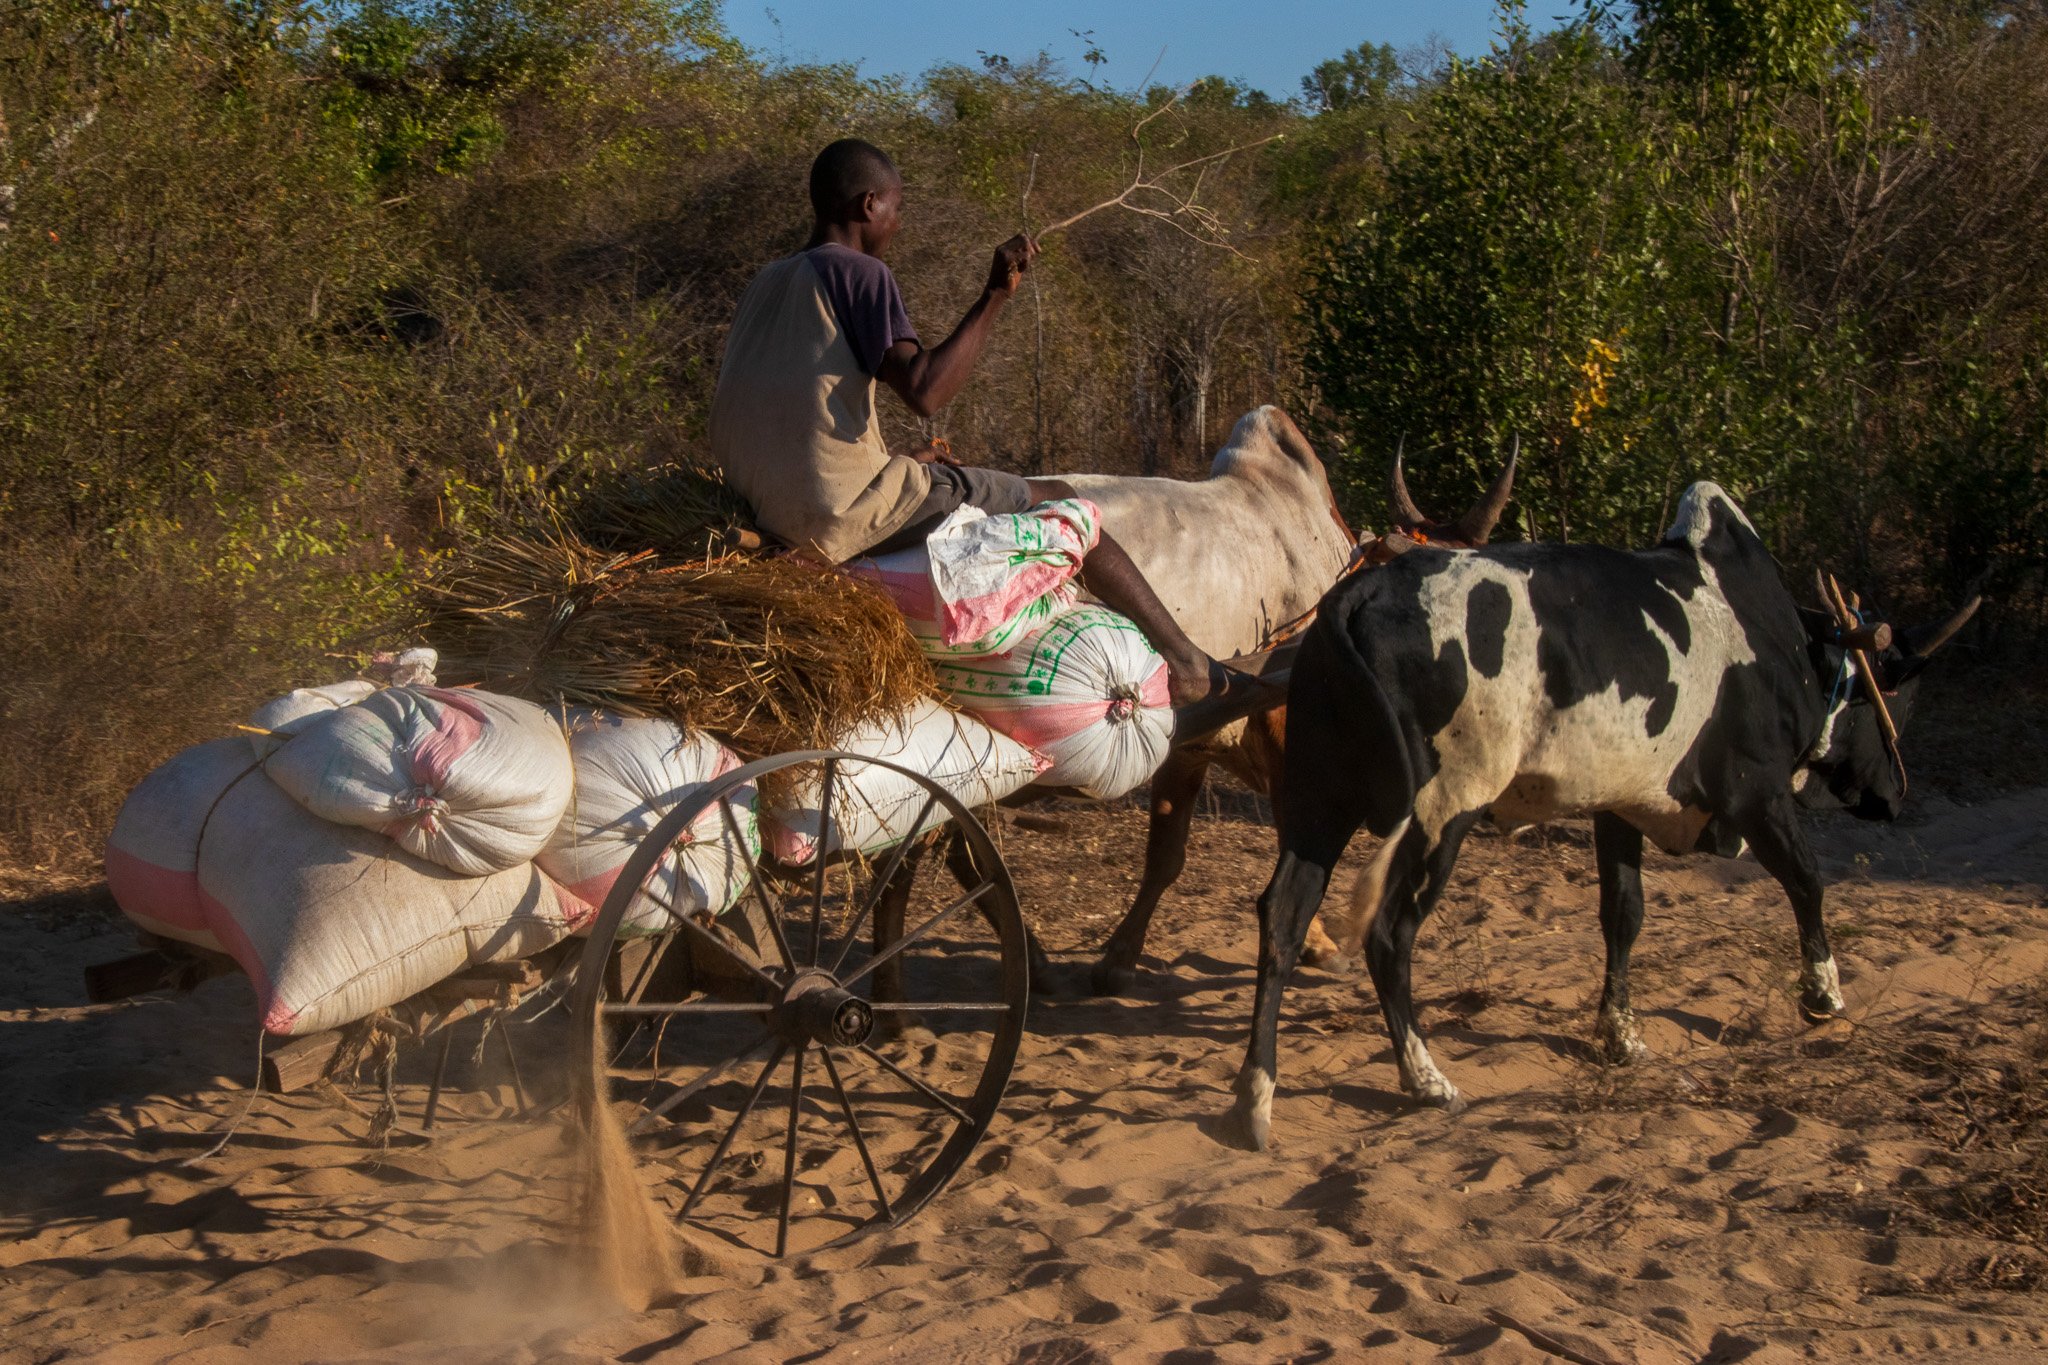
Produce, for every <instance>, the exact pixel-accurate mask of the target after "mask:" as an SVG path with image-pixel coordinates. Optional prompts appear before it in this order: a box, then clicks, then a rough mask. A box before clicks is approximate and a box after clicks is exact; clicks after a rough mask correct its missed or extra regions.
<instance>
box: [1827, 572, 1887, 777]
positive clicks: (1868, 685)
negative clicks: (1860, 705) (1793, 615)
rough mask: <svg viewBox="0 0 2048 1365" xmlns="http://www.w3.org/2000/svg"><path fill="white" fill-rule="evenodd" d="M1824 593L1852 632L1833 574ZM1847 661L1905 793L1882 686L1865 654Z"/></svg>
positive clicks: (1852, 617) (1852, 618) (1853, 653)
mask: <svg viewBox="0 0 2048 1365" xmlns="http://www.w3.org/2000/svg"><path fill="white" fill-rule="evenodd" d="M1827 590H1828V605H1829V607H1830V608H1831V609H1832V610H1833V611H1834V613H1835V619H1836V620H1837V621H1838V622H1840V623H1841V627H1842V630H1843V631H1844V633H1847V632H1848V631H1852V630H1854V629H1855V628H1856V626H1857V621H1856V613H1855V612H1854V611H1852V610H1850V607H1849V602H1848V599H1847V598H1845V597H1844V596H1843V595H1842V585H1841V584H1840V583H1837V582H1836V581H1835V576H1834V575H1833V574H1829V575H1828V576H1827ZM1849 658H1850V660H1851V661H1852V662H1853V663H1854V664H1855V666H1856V673H1857V676H1858V677H1860V678H1861V679H1862V681H1863V690H1864V691H1865V692H1866V693H1868V694H1869V697H1870V704H1871V709H1873V710H1874V711H1876V712H1877V728H1878V730H1879V731H1880V732H1881V733H1882V734H1883V735H1884V744H1885V748H1886V749H1887V750H1889V751H1890V753H1891V756H1892V766H1893V767H1895V768H1897V769H1898V770H1899V791H1900V793H1901V794H1903V793H1904V792H1905V790H1906V759H1905V756H1904V755H1903V754H1901V753H1900V752H1899V727H1898V725H1897V724H1896V723H1894V722H1893V720H1892V712H1891V708H1890V707H1889V706H1886V705H1885V702H1884V685H1883V684H1882V683H1880V682H1879V681H1878V677H1877V665H1876V664H1874V663H1872V662H1871V659H1870V655H1869V654H1867V653H1865V652H1864V651H1863V650H1860V649H1851V650H1850V651H1849Z"/></svg>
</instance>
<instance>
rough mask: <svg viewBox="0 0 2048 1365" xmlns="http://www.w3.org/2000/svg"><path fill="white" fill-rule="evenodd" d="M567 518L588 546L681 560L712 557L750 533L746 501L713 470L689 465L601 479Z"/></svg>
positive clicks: (584, 494)
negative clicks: (650, 551)
mask: <svg viewBox="0 0 2048 1365" xmlns="http://www.w3.org/2000/svg"><path fill="white" fill-rule="evenodd" d="M571 520H572V524H573V525H574V527H575V529H576V531H577V533H578V534H580V535H581V536H582V537H583V538H584V539H585V540H587V541H589V542H590V543H591V544H592V545H596V546H599V547H602V548H604V549H608V550H623V551H635V550H653V551H654V552H655V553H657V554H660V555H664V556H668V557H671V558H674V559H682V560H689V559H700V560H701V559H707V558H710V557H712V556H714V555H716V554H718V553H719V552H720V550H721V549H722V548H723V547H726V546H731V545H736V544H738V543H739V542H740V541H741V540H742V539H743V538H744V537H745V536H746V535H747V534H749V533H752V532H753V531H754V522H753V516H752V514H751V513H750V512H749V510H748V508H747V504H746V500H745V499H744V498H742V497H740V495H739V494H737V493H735V492H733V490H732V489H731V488H730V487H729V486H728V485H727V484H726V482H725V480H724V479H722V478H721V477H720V476H719V474H718V472H717V471H716V470H713V469H707V468H702V467H699V466H696V465H688V464H665V465H656V466H654V467H653V468H651V469H644V470H638V471H631V472H622V473H618V474H615V475H613V476H611V477H609V478H607V479H604V480H603V481H601V482H599V483H597V484H594V485H592V486H591V487H590V488H589V489H587V490H586V491H585V492H584V493H583V494H582V495H581V496H580V497H579V498H578V499H577V500H576V507H575V510H574V511H573V512H572V513H571Z"/></svg>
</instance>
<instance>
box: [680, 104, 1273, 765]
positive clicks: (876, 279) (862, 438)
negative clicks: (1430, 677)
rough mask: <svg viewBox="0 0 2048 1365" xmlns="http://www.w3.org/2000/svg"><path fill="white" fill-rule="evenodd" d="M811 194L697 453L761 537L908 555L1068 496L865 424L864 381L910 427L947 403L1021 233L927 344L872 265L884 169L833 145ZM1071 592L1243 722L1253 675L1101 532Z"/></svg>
mask: <svg viewBox="0 0 2048 1365" xmlns="http://www.w3.org/2000/svg"><path fill="white" fill-rule="evenodd" d="M810 189H811V208H812V210H813V212H814V213H815V215H816V224H815V226H814V227H813V229H812V231H811V240H810V244H809V246H807V247H806V248H805V249H804V250H803V251H801V252H799V253H797V254H796V255H794V256H790V257H786V258H785V259H783V260H779V261H774V262H772V263H770V264H769V265H767V266H766V267H764V268H763V269H762V271H761V272H760V274H758V275H756V276H755V277H754V280H753V283H751V284H749V285H748V286H747V292H746V294H745V295H744V296H743V297H742V298H741V299H740V306H739V313H738V315H737V316H736V317H735V318H734V319H733V324H732V331H731V333H730V334H729V335H728V337H727V339H726V345H725V362H724V366H723V368H721V369H720V371H719V375H718V392H717V396H716V398H714V400H713V401H712V405H711V451H712V455H713V457H714V458H715V459H716V460H717V461H718V463H719V465H720V467H721V468H722V469H723V470H724V471H725V476H726V479H727V480H728V481H729V482H730V483H731V484H732V486H733V487H734V488H735V489H736V490H738V492H739V493H740V495H741V496H742V497H744V498H745V499H746V500H747V503H748V505H749V506H751V507H752V508H753V511H754V516H755V519H756V521H758V522H759V523H760V526H761V528H762V529H763V530H765V531H767V532H769V533H770V534H772V535H775V536H777V537H779V538H780V539H782V540H784V541H786V542H788V543H789V544H790V545H791V546H793V547H795V548H796V549H797V550H798V551H799V552H801V553H805V554H808V555H811V556H812V557H814V558H817V559H821V560H824V561H825V562H827V563H832V564H840V563H844V562H846V561H847V560H850V559H855V558H858V557H859V556H861V555H866V554H882V553H886V552H888V551H890V550H900V549H904V548H906V547H908V546H911V545H917V544H921V543H922V542H923V541H924V539H925V538H926V537H927V536H929V535H930V534H931V533H932V532H933V531H935V530H937V529H938V526H939V523H940V522H942V521H944V520H945V519H946V517H947V516H948V515H950V514H951V513H952V512H953V511H954V510H956V509H957V508H959V507H961V506H963V505H968V506H974V507H979V508H981V509H982V510H983V511H985V512H989V513H991V514H1000V513H1005V512H1022V511H1024V510H1026V509H1027V508H1029V507H1032V506H1034V505H1035V504H1037V503H1040V502H1045V501H1048V500H1051V499H1054V498H1070V497H1073V496H1074V491H1073V489H1072V488H1070V487H1068V485H1067V484H1066V483H1064V482H1063V481H1061V480H1058V479H1023V478H1020V477H1018V476H1017V475H1015V474H1008V473H1004V472H1002V471H999V470H993V469H971V468H964V467H961V466H958V465H956V464H954V463H953V462H952V461H951V460H950V459H949V458H948V457H946V456H943V455H940V454H938V453H937V452H936V451H935V450H930V449H927V450H923V451H919V452H918V453H917V454H916V455H914V456H902V455H891V454H890V453H889V452H888V449H887V448H886V447H885V446H884V445H883V442H882V434H881V424H880V423H879V422H878V421H877V419H876V415H875V380H876V379H880V380H882V381H883V382H884V383H886V384H888V386H889V387H890V388H892V389H894V390H895V391H896V392H897V394H898V395H900V396H901V397H902V399H903V401H904V402H905V403H908V404H909V405H910V408H911V410H912V411H913V412H915V413H917V414H918V415H919V416H920V417H929V416H931V415H932V414H933V413H936V412H937V411H939V409H941V408H943V407H945V406H946V404H948V403H950V402H952V401H953V399H954V398H955V397H956V396H957V395H958V394H959V392H960V390H961V389H962V388H963V387H965V385H966V383H967V376H968V373H969V372H970V371H971V370H972V369H973V368H974V362H975V359H976V357H978V356H979V355H980V354H981V348H982V344H983V342H984V341H986V340H987V338H988V334H989V330H990V328H992V327H993V326H994V325H995V320H996V315H997V314H999V313H1001V312H1002V310H1003V306H1004V305H1005V304H1007V303H1008V302H1009V301H1010V297H1011V296H1012V295H1013V294H1014V293H1016V290H1017V283H1018V280H1019V279H1020V278H1021V277H1022V275H1023V273H1024V271H1025V270H1026V269H1028V268H1029V266H1030V264H1031V258H1032V257H1033V256H1034V255H1036V254H1037V251H1038V248H1037V246H1036V244H1034V243H1033V242H1031V241H1030V240H1029V239H1027V238H1025V237H1023V236H1021V235H1020V236H1017V237H1013V238H1011V239H1010V240H1009V241H1007V242H1005V243H1003V244H1002V246H1000V247H998V248H997V249H996V255H995V262H994V264H993V265H992V266H991V267H990V270H989V279H988V285H987V287H986V288H984V289H983V290H982V293H981V297H980V298H979V299H978V300H976V301H975V304H974V306H973V307H972V308H969V309H968V310H967V316H966V317H964V318H962V319H961V321H960V325H959V326H958V327H956V328H954V329H953V334H952V335H951V336H949V337H947V338H946V339H945V340H944V341H943V342H940V343H939V344H938V345H937V346H934V347H931V348H930V349H926V348H925V347H924V346H923V345H922V344H921V343H920V342H919V341H918V339H917V333H916V332H915V331H914V330H912V328H911V325H910V319H909V317H908V316H907V315H906V314H905V312H904V308H903V296H902V294H901V293H900V292H898V290H897V288H896V279H895V277H894V276H893V275H891V274H890V273H889V267H888V266H886V265H884V264H882V261H881V259H880V258H881V255H882V253H883V252H884V251H885V250H887V249H888V246H889V242H890V240H891V239H892V238H894V237H895V235H896V231H897V229H898V228H899V227H900V226H901V225H902V224H901V218H900V214H901V211H902V207H903V178H902V177H901V176H900V175H899V174H897V171H896V167H895V164H894V163H892V162H891V161H890V160H889V158H888V157H887V156H886V155H884V154H883V153H882V151H881V150H880V149H879V148H876V147H874V146H872V145H870V144H868V143H866V142H861V141H859V140H857V139H853V138H848V139H844V140H842V141H839V142H835V143H833V144H832V145H831V146H829V147H827V148H826V149H825V150H824V151H822V152H820V153H819V154H818V159H817V161H816V162H814V163H813V164H812V166H811V186H810ZM1081 582H1082V584H1083V585H1084V586H1086V587H1087V589H1088V590H1089V591H1090V592H1091V593H1093V594H1094V595H1095V596H1096V597H1097V598H1099V599H1101V600H1102V602H1103V603H1105V604H1106V605H1108V606H1109V607H1111V608H1113V609H1114V610H1116V611H1119V612H1122V613H1123V614H1124V615H1125V616H1128V617H1129V618H1130V619H1131V620H1132V621H1134V622H1135V623H1136V624H1137V626H1138V628H1139V629H1140V630H1142V631H1144V632H1145V636H1146V638H1147V639H1148V640H1150V641H1151V642H1152V646H1153V648H1155V649H1157V650H1158V651H1159V653H1160V654H1161V656H1163V657H1164V658H1165V660H1166V666H1167V676H1168V678H1169V681H1170V686H1169V694H1170V695H1171V697H1172V700H1173V704H1174V705H1175V706H1185V705H1187V704H1188V703H1190V702H1195V701H1199V700H1201V699H1203V698H1206V697H1213V698H1214V699H1215V704H1214V705H1212V706H1211V707H1208V708H1204V709H1205V711H1206V710H1225V709H1227V710H1228V711H1234V712H1236V713H1238V714H1242V713H1243V712H1244V710H1246V709H1249V708H1247V707H1244V706H1242V705H1240V704H1239V703H1240V702H1241V700H1242V697H1243V693H1242V692H1240V689H1245V690H1246V691H1249V690H1252V688H1253V685H1252V683H1251V680H1250V679H1247V678H1244V677H1242V676H1241V675H1237V674H1231V673H1228V672H1226V670H1224V669H1222V668H1221V667H1220V666H1219V665H1217V664H1216V663H1215V662H1214V661H1213V660H1211V659H1210V658H1209V656H1208V655H1207V654H1205V653H1203V652H1202V651H1201V650H1200V649H1198V648H1196V647H1195V644H1194V642H1193V641H1191V640H1189V639H1188V637H1187V635H1186V633H1185V632H1183V631H1182V630H1181V628H1180V626H1179V625H1178V624H1177V623H1176V622H1175V621H1174V619H1173V617H1172V615H1171V614H1170V613H1169V612H1168V611H1167V609H1166V607H1165V606H1164V605H1163V604H1162V603H1161V602H1160V600H1159V598H1158V596H1157V595H1156V594H1155V593H1154V592H1153V591H1152V588H1151V585H1150V584H1148V583H1147V582H1146V581H1145V578H1144V575H1143V574H1141V573H1139V571H1138V567H1137V565H1135V564H1133V563H1132V562H1131V557H1130V556H1129V555H1128V554H1126V553H1125V552H1124V550H1123V547H1122V546H1120V545H1118V544H1117V542H1116V539H1115V537H1113V536H1111V535H1110V534H1109V532H1108V531H1106V530H1105V531H1104V532H1103V533H1102V538H1101V540H1100V542H1099V543H1098V544H1097V546H1096V548H1095V550H1094V552H1093V553H1091V554H1090V555H1089V556H1088V559H1087V562H1086V563H1085V564H1084V565H1083V566H1082V569H1081ZM1226 691H1227V692H1228V693H1229V698H1228V701H1227V702H1226V699H1225V697H1224V693H1225V692H1226ZM1225 718H1227V717H1225ZM1218 723H1220V719H1216V718H1208V719H1207V721H1206V724H1208V725H1214V724H1218ZM1191 728H1192V727H1191Z"/></svg>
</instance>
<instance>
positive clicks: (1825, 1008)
mask: <svg viewBox="0 0 2048 1365" xmlns="http://www.w3.org/2000/svg"><path fill="white" fill-rule="evenodd" d="M1844 1008H1846V1007H1845V1006H1844V1005H1843V1003H1842V998H1841V997H1840V996H1838V995H1837V996H1826V995H1802V996H1800V997H1799V1012H1800V1013H1801V1014H1803V1015H1805V1016H1806V1023H1807V1026H1808V1027H1810V1028H1811V1027H1818V1026H1819V1025H1821V1024H1825V1023H1827V1022H1829V1021H1830V1020H1833V1019H1839V1018H1841V1017H1842V1011H1843V1009H1844Z"/></svg>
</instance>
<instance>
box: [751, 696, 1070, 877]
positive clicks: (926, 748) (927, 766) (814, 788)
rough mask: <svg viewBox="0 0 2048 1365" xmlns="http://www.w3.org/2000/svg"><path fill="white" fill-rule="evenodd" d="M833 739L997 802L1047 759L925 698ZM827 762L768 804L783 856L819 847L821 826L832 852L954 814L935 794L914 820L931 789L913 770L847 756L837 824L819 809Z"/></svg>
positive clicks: (964, 798) (865, 848) (978, 801)
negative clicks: (896, 714) (907, 774)
mask: <svg viewBox="0 0 2048 1365" xmlns="http://www.w3.org/2000/svg"><path fill="white" fill-rule="evenodd" d="M830 747H831V748H834V749H839V750H843V751H845V752H847V753H853V754H861V755H864V756H866V757H869V758H881V759H887V760H888V761H889V762H891V763H900V764H902V765H903V766H904V767H906V768H909V769H911V770H912V771H913V772H919V773H923V774H925V775H926V776H927V777H930V778H931V779H932V780H933V781H934V782H936V783H937V784H938V785H939V786H941V787H943V788H945V790H946V791H947V792H949V793H951V794H952V795H953V796H954V797H956V798H958V799H959V800H960V801H961V802H962V803H963V804H965V805H967V806H969V807H973V806H979V805H984V804H986V803H988V802H990V801H999V800H1001V799H1002V798H1003V797H1005V796H1008V795H1009V794H1010V793H1011V792H1013V791H1016V790H1017V789H1018V788H1019V787H1023V786H1026V785H1028V784H1029V783H1030V781H1031V779H1032V778H1034V777H1036V776H1037V775H1038V772H1039V770H1040V769H1041V768H1042V767H1043V766H1044V760H1043V759H1041V758H1040V757H1039V756H1038V755H1036V754H1034V753H1032V752H1031V751H1030V750H1029V749H1026V748H1024V747H1023V746H1022V745H1020V744H1017V743H1014V742H1013V741H1011V740H1008V739H1005V738H1003V736H1001V735H999V734H997V733H996V732H995V731H993V730H991V729H989V728H988V727H987V726H986V725H983V724H981V723H980V722H979V721H977V720H975V719H974V718H973V717H971V716H963V715H961V714H959V713H958V712H954V711H948V710H947V709H946V708H945V707H943V706H940V705H938V704H937V703H936V702H930V701H919V702H917V703H915V704H914V705H913V706H912V707H911V708H910V709H909V710H907V711H906V712H904V714H903V715H901V716H899V717H894V718H891V719H889V720H885V721H879V722H874V723H871V724H868V725H863V726H859V727H857V728H855V729H853V730H850V731H848V732H846V733H845V734H842V735H840V736H838V737H837V738H835V739H834V740H833V742H832V744H831V745H830ZM823 782H824V767H823V765H822V764H820V765H819V766H818V768H817V769H816V770H815V771H813V772H812V773H810V774H807V775H806V776H805V778H804V779H803V780H802V781H800V782H798V783H796V784H795V785H794V787H793V788H792V790H790V791H789V792H787V793H785V794H783V795H782V796H781V797H780V798H779V799H777V800H774V801H773V802H771V804H770V805H769V807H768V812H767V818H766V820H765V822H764V823H765V824H766V826H767V833H768V848H769V851H770V852H771V853H773V854H774V855H775V858H776V860H777V861H778V862H782V863H785V864H790V865H801V864H804V863H808V862H810V861H811V860H812V859H813V858H814V857H816V856H817V851H818V844H819V842H820V841H821V839H820V829H821V827H822V828H823V830H824V833H823V836H822V842H823V843H824V845H825V851H826V853H828V854H831V853H836V852H839V851H841V850H847V849H854V850H858V851H860V852H862V853H875V852H879V851H880V850H882V849H885V848H889V847H891V846H892V845H894V844H898V843H901V842H902V841H903V840H905V839H909V838H912V837H914V836H916V835H919V834H922V833H924V832H925V831H926V830H928V829H936V828H937V827H938V826H940V825H942V824H944V823H945V822H946V820H947V819H948V818H949V817H948V816H947V814H946V810H945V807H943V806H941V805H939V804H938V803H937V802H933V803H932V809H931V813H930V814H929V815H928V816H926V818H925V820H924V823H923V824H918V825H914V824H913V822H914V821H915V820H916V819H917V813H918V811H919V809H920V808H921V807H922V806H923V805H924V803H925V799H926V798H927V797H928V796H929V795H930V793H929V792H927V791H926V790H925V789H924V788H922V787H920V786H918V785H917V783H916V782H914V781H912V780H911V779H910V778H907V777H904V776H903V775H902V774H900V773H896V772H892V771H890V770H889V769H887V768H878V767H875V766H874V765H873V764H869V763H857V762H842V763H840V764H839V766H838V770H837V773H836V775H835V776H834V778H833V783H832V792H833V795H832V818H831V821H830V823H829V825H827V824H826V822H825V820H824V818H823V812H821V811H820V810H819V806H820V805H821V804H822V802H823V799H824V794H823V792H822V791H821V787H822V785H823Z"/></svg>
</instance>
